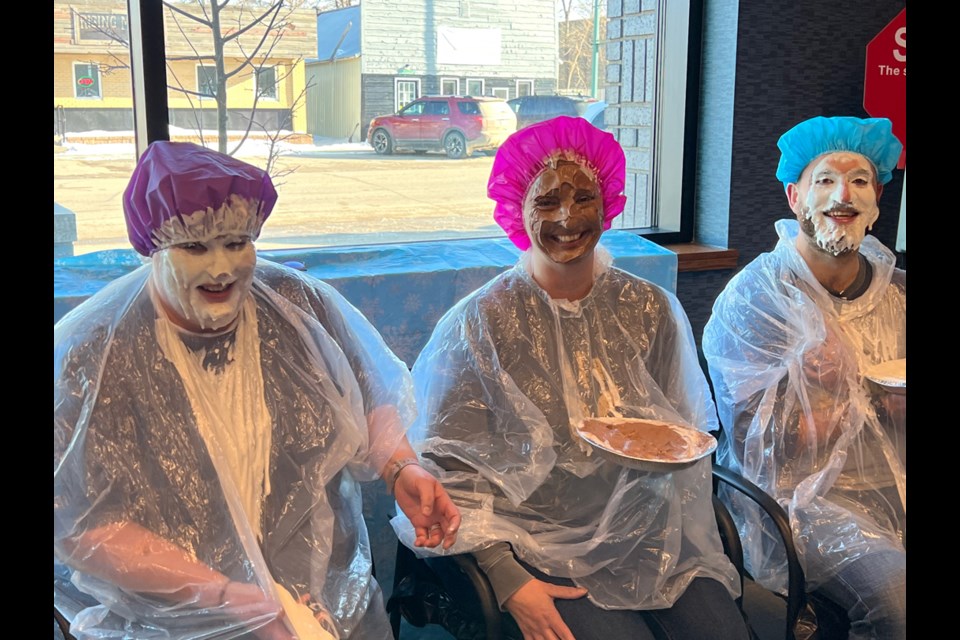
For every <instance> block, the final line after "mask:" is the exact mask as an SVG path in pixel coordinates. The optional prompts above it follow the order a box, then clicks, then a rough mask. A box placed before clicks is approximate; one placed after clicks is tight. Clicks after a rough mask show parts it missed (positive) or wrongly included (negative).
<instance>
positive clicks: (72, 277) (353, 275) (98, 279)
mask: <svg viewBox="0 0 960 640" xmlns="http://www.w3.org/2000/svg"><path fill="white" fill-rule="evenodd" d="M601 242H602V243H603V245H604V246H606V247H607V249H609V251H610V253H611V254H612V255H613V257H614V264H615V265H616V266H618V267H620V268H621V269H624V270H626V271H629V272H631V273H634V274H637V275H639V276H641V277H643V278H646V279H647V280H650V281H652V282H655V283H656V284H658V285H660V286H662V287H664V288H665V289H668V290H669V291H673V292H675V291H676V287H677V256H676V254H674V253H673V252H672V251H669V250H667V249H664V248H663V247H661V246H660V245H657V244H655V243H653V242H651V241H649V240H646V239H645V238H643V237H641V236H638V235H636V234H633V233H629V232H625V231H614V230H611V231H608V232H606V233H604V234H603V237H602V240H601ZM519 255H520V252H519V250H518V249H517V248H516V247H514V246H513V244H512V243H511V242H510V241H509V240H508V239H506V238H498V239H479V240H457V241H450V242H415V243H406V244H393V245H375V246H364V247H326V248H314V249H284V250H278V251H260V252H258V256H259V257H260V258H261V259H266V260H271V261H274V262H279V263H284V262H298V263H301V264H302V265H303V266H304V267H305V269H306V271H307V272H308V273H309V274H310V275H312V276H314V277H316V278H319V279H321V280H324V281H326V282H328V283H330V284H331V285H333V286H334V287H336V289H337V290H338V291H339V292H340V293H341V294H343V296H344V297H345V298H346V299H347V300H349V301H350V302H351V303H352V304H353V305H354V306H356V307H357V308H358V309H359V310H360V311H361V312H362V313H363V314H364V315H365V316H366V317H367V318H368V319H369V320H370V322H371V323H373V325H374V326H375V327H376V328H377V329H378V330H379V331H380V333H381V335H383V338H384V340H385V341H386V343H387V344H388V345H389V346H390V348H391V349H393V351H394V353H396V354H397V356H398V357H399V358H400V359H401V360H403V361H404V362H406V363H407V364H408V365H412V364H413V362H414V360H415V359H416V357H417V354H418V353H419V352H420V349H421V348H423V345H424V344H426V342H427V339H428V338H429V337H430V333H431V332H432V331H433V327H434V325H436V323H437V321H438V320H439V319H440V316H442V315H443V314H444V313H445V312H446V311H447V309H449V308H450V307H452V306H453V305H454V304H455V303H456V302H457V301H458V300H460V299H461V298H463V297H464V296H465V295H467V294H468V293H470V292H471V291H473V290H475V289H476V288H478V287H479V286H481V285H483V284H484V283H486V282H487V281H489V280H490V279H491V278H493V277H494V276H495V275H497V274H498V273H501V272H502V271H504V270H506V269H508V268H510V267H512V266H513V265H514V264H516V262H517V259H518V257H519ZM141 264H143V258H141V256H140V255H139V254H137V253H136V252H135V251H133V250H132V249H130V250H114V251H99V252H96V253H89V254H84V255H80V256H73V257H69V258H60V259H57V260H54V271H53V321H54V322H56V321H57V320H59V319H60V318H61V317H62V316H63V315H64V314H65V313H67V312H68V311H69V310H70V309H73V308H74V307H76V306H78V305H79V304H80V303H82V302H83V301H84V300H86V299H87V298H89V297H90V296H92V295H93V294H94V293H96V292H97V291H99V290H100V289H101V288H102V287H103V286H105V285H106V284H107V283H108V282H110V281H111V280H113V279H115V278H118V277H120V276H122V275H124V274H126V273H129V272H130V271H133V270H134V269H136V268H137V267H138V266H140V265H141Z"/></svg>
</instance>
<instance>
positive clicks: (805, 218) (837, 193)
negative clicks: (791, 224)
mask: <svg viewBox="0 0 960 640" xmlns="http://www.w3.org/2000/svg"><path fill="white" fill-rule="evenodd" d="M881 191H882V186H881V185H879V184H878V183H877V179H876V172H875V171H874V169H873V165H872V164H871V163H870V161H869V160H868V159H867V158H866V157H864V156H862V155H860V154H859V153H851V152H836V153H828V154H824V155H822V156H820V157H819V158H816V159H815V160H813V162H811V163H810V164H809V165H807V168H806V169H804V171H803V174H802V175H801V176H800V181H799V182H798V183H794V184H790V185H788V186H787V200H788V201H789V203H790V208H791V209H792V210H793V212H794V213H795V214H796V216H797V220H799V222H800V229H801V230H802V231H803V233H804V234H805V235H806V237H807V238H808V239H809V242H810V243H811V244H813V245H814V246H816V247H817V248H818V249H819V250H821V251H824V252H826V253H829V254H830V255H833V256H841V255H844V254H846V253H850V252H856V251H857V250H858V249H859V248H860V243H861V242H863V238H864V236H865V235H866V233H867V230H869V229H871V228H872V227H873V223H874V222H876V221H877V218H878V217H879V215H880V209H879V207H878V206H877V201H878V200H879V198H880V193H881Z"/></svg>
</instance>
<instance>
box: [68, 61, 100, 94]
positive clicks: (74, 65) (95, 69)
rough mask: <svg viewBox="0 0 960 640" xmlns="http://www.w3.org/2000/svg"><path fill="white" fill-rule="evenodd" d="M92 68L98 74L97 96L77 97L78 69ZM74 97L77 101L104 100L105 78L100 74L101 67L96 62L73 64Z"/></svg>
mask: <svg viewBox="0 0 960 640" xmlns="http://www.w3.org/2000/svg"><path fill="white" fill-rule="evenodd" d="M81 66H82V67H90V68H92V69H93V70H94V72H95V73H96V84H97V95H95V96H81V95H77V89H78V86H79V85H78V84H77V67H81ZM72 71H73V97H74V98H76V99H77V100H103V77H102V74H101V73H100V65H99V64H97V63H96V62H77V61H74V62H73V69H72Z"/></svg>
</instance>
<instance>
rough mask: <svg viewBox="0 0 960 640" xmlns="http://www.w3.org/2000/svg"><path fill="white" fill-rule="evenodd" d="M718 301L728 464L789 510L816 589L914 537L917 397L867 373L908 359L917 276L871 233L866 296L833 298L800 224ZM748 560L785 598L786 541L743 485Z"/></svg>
mask: <svg viewBox="0 0 960 640" xmlns="http://www.w3.org/2000/svg"><path fill="white" fill-rule="evenodd" d="M776 229H777V233H778V234H779V236H780V241H779V243H778V244H777V246H776V248H775V249H774V251H773V252H771V253H766V254H762V255H761V256H759V257H758V258H757V259H756V260H754V261H753V262H752V263H750V264H748V265H747V266H746V267H745V268H744V269H743V270H742V271H741V272H740V273H738V274H737V275H736V276H735V277H734V278H733V279H732V280H731V281H730V283H729V284H728V285H727V286H726V288H725V289H724V291H723V292H722V293H721V295H720V296H719V298H718V299H717V301H716V303H715V304H714V307H713V315H712V317H711V318H710V320H709V321H708V322H707V325H706V328H705V329H704V336H703V350H704V354H705V355H706V358H707V361H708V363H709V368H710V376H711V379H712V381H713V384H714V391H715V393H716V400H717V409H718V412H719V414H720V421H721V423H722V424H723V426H724V437H723V438H721V443H720V447H719V448H718V454H717V460H718V462H720V463H721V464H723V465H726V466H729V467H731V468H733V469H735V470H736V471H738V472H740V473H741V474H742V475H744V476H745V477H746V478H748V479H750V480H752V481H753V482H754V483H756V484H757V485H759V486H760V487H761V488H763V489H764V490H765V491H766V492H767V493H769V494H770V495H771V496H773V497H774V498H775V499H777V501H778V502H779V503H780V504H781V505H782V506H783V507H784V508H785V509H786V510H787V512H788V514H789V516H790V521H791V526H792V528H793V534H794V538H795V540H796V541H797V547H798V552H799V553H800V558H801V562H802V563H803V566H804V570H805V573H806V577H807V586H808V588H809V589H815V588H816V587H817V586H819V585H820V584H822V583H823V581H825V580H826V579H828V578H829V577H831V576H832V575H833V574H835V573H836V571H837V570H839V569H840V568H841V567H842V566H844V565H845V564H846V563H849V562H851V561H853V560H856V559H857V558H860V557H863V556H864V555H866V554H869V553H872V552H874V551H876V550H881V549H896V550H901V551H903V550H904V548H905V541H906V485H907V473H906V462H905V461H906V418H905V410H906V396H905V395H903V396H897V395H893V394H890V393H888V392H883V391H882V390H879V389H877V388H874V387H873V386H872V384H870V383H867V382H866V381H865V380H864V379H863V373H864V371H865V369H866V368H867V367H869V366H871V365H873V364H877V363H880V362H885V361H888V360H895V359H899V358H905V357H906V354H907V345H906V311H907V298H906V273H905V272H904V271H901V270H897V269H895V268H894V265H895V259H894V256H893V254H892V253H891V252H890V251H889V250H888V249H887V248H885V247H884V246H883V245H882V244H881V243H880V242H879V241H878V240H876V238H873V237H872V236H867V237H866V238H865V239H864V241H863V243H862V244H861V247H860V253H861V254H862V255H863V256H864V257H865V258H866V259H867V261H869V263H870V265H871V266H872V269H873V279H872V281H871V283H870V285H869V288H868V290H867V291H866V292H865V293H864V294H863V295H862V296H860V297H858V298H857V299H855V300H850V301H845V300H840V299H838V298H835V297H833V296H831V295H830V294H829V293H827V291H826V290H825V289H824V288H823V287H822V286H821V285H820V284H819V283H818V282H817V280H816V279H815V278H814V276H813V274H812V273H811V271H810V269H809V268H808V267H807V264H806V262H804V260H803V258H802V257H801V256H800V254H799V252H798V251H797V249H796V246H795V241H796V237H797V233H798V230H799V226H798V224H797V222H796V220H779V221H778V222H777V224H776ZM727 498H728V500H729V501H730V503H731V504H732V506H733V509H732V511H733V513H734V516H735V517H736V518H737V520H738V523H739V526H740V535H741V538H742V540H743V544H744V551H745V554H746V562H747V568H748V569H749V571H750V573H751V574H752V575H753V576H754V577H755V578H756V579H757V580H758V581H759V582H761V583H762V584H764V585H766V586H767V587H768V588H773V589H777V590H780V591H781V592H783V593H786V584H787V574H786V564H785V556H784V555H783V546H782V543H781V542H780V537H779V535H778V534H777V533H776V529H775V528H774V527H773V525H772V523H771V522H770V521H769V520H768V519H767V518H766V516H765V515H764V514H762V513H761V512H759V510H758V509H757V508H756V507H755V506H754V505H753V504H752V503H749V502H748V501H747V500H745V499H743V498H742V497H741V496H738V495H735V494H733V493H732V492H731V493H730V494H729V495H728V496H727Z"/></svg>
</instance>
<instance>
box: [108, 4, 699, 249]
mask: <svg viewBox="0 0 960 640" xmlns="http://www.w3.org/2000/svg"><path fill="white" fill-rule="evenodd" d="M703 4H704V0H686V1H685V2H678V1H675V0H671V1H670V3H669V6H668V3H667V2H666V1H665V0H660V2H659V6H658V14H657V15H658V20H666V23H665V26H666V28H668V29H669V31H668V32H666V33H664V35H663V37H658V38H657V40H658V55H660V56H663V57H662V59H663V61H664V62H663V64H665V65H669V66H668V67H667V68H673V69H677V70H678V72H679V71H683V73H682V78H680V79H675V81H674V82H672V83H671V84H670V85H669V88H671V89H672V91H673V95H671V96H665V95H663V92H662V91H658V96H657V110H658V113H660V114H672V115H673V116H674V117H678V118H680V119H681V120H682V122H683V125H682V127H680V131H681V132H682V144H680V145H677V146H679V147H680V148H681V149H682V151H681V152H680V160H679V166H680V167H681V170H680V171H679V174H677V175H674V176H673V177H672V178H671V176H670V174H669V172H665V171H663V170H658V171H657V172H656V174H655V178H656V180H657V181H658V184H657V186H656V187H655V189H656V190H657V191H656V194H657V197H660V194H663V193H664V190H665V189H666V188H667V187H669V186H671V185H669V184H668V183H667V181H668V180H671V179H672V180H676V181H678V182H675V183H674V184H673V185H672V188H674V189H675V191H676V192H678V193H679V194H680V195H679V196H678V197H675V198H673V200H672V202H673V206H674V207H675V210H674V211H673V212H672V213H671V212H663V211H658V212H657V213H656V215H657V219H658V221H659V220H662V219H663V216H664V214H665V213H668V214H671V215H673V216H674V218H675V219H676V221H677V222H678V226H679V229H678V230H674V229H669V230H665V229H663V228H661V227H663V226H665V225H660V226H657V227H631V228H625V229H624V230H626V231H631V232H634V233H637V234H638V235H641V236H643V237H645V238H647V239H649V240H652V241H654V242H657V243H659V244H676V243H681V242H690V241H692V240H693V229H694V207H695V201H694V198H695V193H694V189H693V188H692V185H694V184H695V182H696V150H697V135H698V126H697V117H698V103H699V81H700V62H701V56H702V45H701V35H702V32H703V26H702V21H703V20H702V17H703ZM678 5H683V6H678ZM128 6H129V11H130V13H129V15H130V22H129V28H130V38H131V60H132V62H133V64H132V67H133V69H132V76H133V81H134V87H135V91H136V90H137V89H138V88H142V91H141V92H140V93H139V94H138V95H142V96H144V98H143V100H140V101H137V100H135V101H134V128H135V130H136V132H137V149H138V155H139V154H140V153H142V151H143V150H144V149H146V146H147V145H148V144H149V143H150V142H152V141H154V140H168V139H169V129H168V122H167V118H168V115H167V114H168V105H167V92H166V66H165V65H166V60H165V55H166V51H165V47H164V46H163V45H164V40H163V31H162V27H161V26H158V25H162V24H163V22H162V16H163V13H162V3H161V2H158V1H157V0H129V2H128ZM669 9H674V11H672V12H670V16H667V15H665V14H667V12H668V10H669ZM141 16H142V17H141ZM148 18H153V19H154V20H152V21H151V20H150V19H148ZM660 28H661V27H660V26H658V30H659V29H660ZM674 38H680V41H679V42H677V41H674ZM662 69H663V66H661V67H660V74H659V78H658V82H659V81H660V79H662V77H663V76H664V73H663V71H662ZM394 80H395V84H394V93H395V96H394V102H395V104H396V100H397V98H396V88H397V85H396V82H398V81H400V80H406V81H413V82H415V83H416V84H417V90H418V96H417V97H420V95H421V94H420V90H421V88H422V85H421V82H420V78H411V77H409V76H405V77H404V76H400V77H397V78H395V79H394ZM470 81H478V82H480V83H481V86H483V87H485V82H484V81H483V79H480V78H467V79H466V82H467V83H469V82H470ZM101 92H102V87H101ZM678 92H679V94H680V95H681V96H682V102H683V108H682V109H680V108H676V106H675V105H674V104H673V103H672V102H671V101H672V100H674V99H676V98H675V95H676V94H677V93H678ZM532 95H533V94H532ZM411 102H412V100H411ZM138 103H139V104H138ZM665 103H666V104H669V105H670V108H669V109H665V108H663V105H664V104H665ZM397 111H399V109H397ZM670 126H672V127H674V130H676V127H677V123H676V121H675V122H674V123H672V124H671V125H670ZM660 131H661V133H660V137H659V138H657V139H663V137H664V135H665V130H664V129H663V128H661V129H660ZM655 135H656V134H655ZM657 151H658V150H657V148H656V145H655V148H654V152H655V153H657ZM660 155H661V157H662V154H660ZM672 162H674V163H676V162H677V159H676V158H673V159H672ZM684 185H688V186H687V187H686V188H684Z"/></svg>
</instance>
